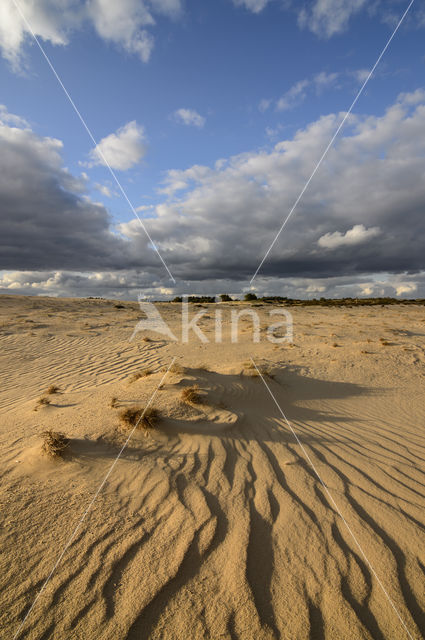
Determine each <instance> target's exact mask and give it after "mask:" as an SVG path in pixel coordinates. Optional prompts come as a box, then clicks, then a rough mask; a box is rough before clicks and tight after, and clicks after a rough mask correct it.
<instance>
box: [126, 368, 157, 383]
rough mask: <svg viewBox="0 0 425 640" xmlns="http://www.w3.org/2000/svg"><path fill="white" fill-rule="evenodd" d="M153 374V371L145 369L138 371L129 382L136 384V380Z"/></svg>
mask: <svg viewBox="0 0 425 640" xmlns="http://www.w3.org/2000/svg"><path fill="white" fill-rule="evenodd" d="M152 374H153V371H152V369H144V370H143V371H137V372H136V373H133V374H132V375H131V376H130V377H129V379H128V381H129V382H130V383H132V382H136V380H139V379H140V378H147V376H151V375H152Z"/></svg>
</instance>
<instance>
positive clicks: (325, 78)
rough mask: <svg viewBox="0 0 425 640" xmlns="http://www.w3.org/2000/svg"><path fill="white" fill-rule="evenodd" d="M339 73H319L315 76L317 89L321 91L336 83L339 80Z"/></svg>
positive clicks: (314, 82)
mask: <svg viewBox="0 0 425 640" xmlns="http://www.w3.org/2000/svg"><path fill="white" fill-rule="evenodd" d="M338 77H339V73H326V71H321V72H320V73H317V74H316V75H315V76H314V78H313V84H314V86H315V88H316V91H317V92H318V93H320V92H321V91H323V90H324V89H327V88H328V87H330V86H332V85H333V84H335V82H336V81H337V80H338Z"/></svg>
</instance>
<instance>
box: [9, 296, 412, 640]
mask: <svg viewBox="0 0 425 640" xmlns="http://www.w3.org/2000/svg"><path fill="white" fill-rule="evenodd" d="M115 304H116V303H114V302H112V301H96V300H91V301H90V300H60V299H58V300H55V299H47V298H28V297H13V296H2V297H0V342H1V351H0V372H1V394H0V411H1V421H0V444H1V460H2V464H1V490H0V497H1V503H2V516H3V517H2V528H1V530H0V536H1V540H0V543H1V549H2V557H1V566H0V569H1V570H0V589H1V599H0V611H1V617H0V628H1V631H0V636H1V637H2V638H13V636H14V634H15V633H16V632H17V631H18V629H19V627H20V624H21V622H22V620H23V619H24V616H25V614H26V612H27V611H28V609H29V607H30V606H31V604H32V602H33V601H34V598H35V597H36V595H37V593H38V592H39V590H40V588H41V586H42V585H43V583H44V581H45V580H46V578H47V577H48V575H49V573H50V572H51V570H52V568H53V566H54V565H55V563H56V561H57V559H58V557H59V555H60V553H61V551H62V549H63V547H64V545H65V544H66V543H67V541H68V540H69V537H70V536H71V534H72V532H73V531H74V530H75V527H76V526H77V525H78V523H79V521H80V519H81V517H82V516H83V514H84V513H85V511H86V510H87V507H88V506H89V505H90V503H91V501H92V499H93V496H94V495H95V494H96V491H97V489H98V487H99V485H100V483H101V482H102V480H103V478H104V477H105V475H106V473H107V471H108V469H109V468H110V466H111V464H112V463H113V461H114V459H115V458H116V456H117V454H118V452H119V449H120V447H121V446H122V444H123V443H124V441H125V438H126V436H127V433H126V432H123V430H122V428H120V427H119V418H118V414H119V411H120V410H121V409H122V408H123V407H127V406H129V405H132V404H139V405H141V406H144V405H145V404H146V402H147V401H148V399H149V398H150V396H151V394H152V393H153V392H154V391H155V389H156V388H157V387H158V385H159V383H160V381H161V378H162V376H163V375H164V368H165V369H166V368H167V367H168V366H169V364H170V363H171V361H172V359H173V357H176V362H177V363H179V364H180V365H181V366H182V367H183V368H179V367H173V370H172V371H170V373H169V374H168V375H167V377H166V378H165V381H164V384H163V386H162V388H161V389H159V390H158V391H157V395H156V397H155V399H154V402H153V404H154V405H155V407H156V408H157V409H158V410H159V411H160V413H161V419H160V422H159V424H158V428H157V429H156V430H154V431H152V432H151V433H150V434H149V435H148V436H147V437H146V436H145V435H144V434H143V433H141V432H139V431H138V430H137V431H136V432H135V434H134V437H133V438H132V439H131V441H130V443H129V445H128V447H127V448H126V449H125V451H124V453H123V455H122V457H121V459H120V460H119V462H118V463H117V464H116V466H115V467H114V469H113V471H112V473H111V475H110V476H109V478H108V480H107V483H106V485H105V486H104V488H103V490H102V491H101V492H100V494H99V496H98V497H97V499H96V501H95V503H94V505H93V508H92V509H91V510H90V511H89V513H88V515H87V517H86V519H85V520H84V521H83V523H82V524H81V526H80V527H79V529H78V530H77V532H76V535H75V538H74V539H73V541H72V543H71V545H70V546H69V548H68V549H67V551H66V553H65V555H64V556H63V558H62V559H61V561H60V563H59V564H58V566H57V568H56V570H55V572H54V573H53V575H52V577H51V580H50V581H49V582H48V584H47V586H46V588H45V590H44V591H43V593H42V594H41V596H40V597H39V599H38V601H37V602H36V604H35V606H34V608H33V610H32V611H31V613H30V615H29V616H28V618H27V619H26V621H25V624H24V626H23V627H22V628H21V631H20V634H19V636H18V637H22V638H24V637H25V638H31V639H47V638H57V639H59V638H60V639H63V638H67V639H68V638H73V639H74V638H78V639H85V640H86V639H91V638H94V639H101V640H107V639H108V640H109V639H110V638H119V639H127V640H130V639H134V640H135V639H138V640H139V639H148V638H149V639H155V640H156V639H167V640H173V639H176V640H177V639H179V640H180V639H181V640H187V639H189V638H190V639H191V638H194V639H200V638H205V639H207V638H208V639H212V640H218V639H219V638H229V639H231V640H233V639H236V638H238V639H241V640H242V639H243V640H245V639H247V640H251V639H252V640H254V639H258V638H259V639H263V638H264V639H274V638H283V639H285V640H286V639H290V640H292V639H294V640H298V639H301V640H302V639H304V638H305V639H307V638H309V639H317V640H319V639H322V638H326V639H329V640H331V639H332V640H334V639H340V638H344V639H351V638H353V639H354V638H373V639H378V640H379V639H384V638H385V639H399V638H409V637H410V638H415V640H416V639H418V638H421V637H422V634H424V632H425V613H424V607H425V588H424V584H425V534H424V525H425V511H424V506H425V498H424V487H425V430H424V425H425V405H424V399H423V383H424V373H425V367H424V363H425V322H424V321H425V313H424V311H425V310H424V307H420V306H404V305H403V306H388V307H384V308H381V307H379V308H340V309H328V308H315V307H297V308H293V309H291V311H292V313H293V317H294V344H293V345H288V344H285V345H281V346H277V345H274V344H271V343H269V342H267V341H266V340H265V339H264V331H263V332H262V340H261V342H260V343H259V344H253V343H252V333H251V329H250V322H249V321H245V322H244V323H243V322H242V323H241V324H242V326H244V327H245V329H244V332H243V333H242V334H241V340H240V342H239V343H238V344H230V343H229V334H228V332H229V326H228V325H226V330H225V333H224V341H223V343H222V344H221V345H216V344H214V343H208V344H202V343H200V342H199V341H197V340H193V341H191V343H190V344H189V345H181V344H180V345H179V344H175V343H173V342H171V341H168V340H164V339H162V338H161V337H160V336H158V335H156V334H154V333H152V334H149V336H150V338H151V340H150V341H143V340H142V337H143V335H145V334H142V333H140V334H138V335H137V336H136V338H135V340H134V341H133V342H129V338H130V337H131V334H132V332H133V329H134V326H135V324H136V323H137V321H138V319H139V318H140V311H139V310H138V306H137V304H135V303H132V304H131V303H124V308H123V309H121V308H116V306H115ZM222 308H223V309H224V313H225V314H227V313H228V312H229V310H230V308H231V305H230V306H228V305H225V306H224V305H223V307H222ZM257 309H258V311H259V312H260V314H261V323H262V327H263V329H264V328H265V327H266V326H267V312H268V310H269V307H267V306H262V307H258V308H257ZM160 310H161V313H162V314H163V316H164V317H165V318H167V319H168V321H169V323H170V325H171V327H172V328H173V329H174V330H175V331H176V332H177V331H178V325H179V316H178V312H179V310H180V307H179V306H178V305H172V304H165V303H164V304H162V305H160ZM193 310H194V311H200V310H201V308H200V307H193ZM208 315H209V318H205V319H203V320H202V321H201V322H200V326H201V327H202V328H203V329H204V330H205V332H206V335H207V336H208V337H209V338H212V337H213V335H214V307H211V306H210V307H209V308H208ZM225 317H227V315H225ZM251 356H252V357H253V358H254V360H255V362H256V363H257V364H258V365H259V366H262V367H263V369H262V370H264V371H267V372H268V373H267V375H266V376H265V381H266V383H267V385H268V386H269V389H270V392H271V393H272V394H273V395H274V397H275V399H276V401H277V403H278V404H279V405H280V407H281V408H282V410H283V412H284V414H285V415H286V417H287V419H288V421H289V422H290V425H291V426H292V428H293V430H294V432H295V434H296V435H297V436H298V438H299V441H297V439H296V438H295V436H294V433H293V432H292V430H291V428H290V426H289V425H288V423H287V422H286V421H285V419H284V418H283V416H282V414H281V413H280V411H279V409H278V407H277V405H276V404H275V402H274V401H273V398H272V397H271V394H270V392H269V390H268V389H267V388H266V386H265V384H264V383H263V381H262V379H261V378H260V377H259V376H255V375H253V373H254V371H253V369H252V368H250V366H249V363H250V357H251ZM146 369H149V370H150V371H151V372H152V373H151V375H148V376H145V377H141V378H139V379H138V380H136V381H134V382H130V380H129V377H130V376H131V375H132V374H134V373H135V372H137V371H139V370H146ZM50 384H56V385H57V386H58V387H60V392H59V393H57V394H54V395H50V396H48V397H49V398H50V404H49V405H47V406H41V407H39V408H38V409H37V410H36V411H34V408H35V407H36V406H37V399H38V398H40V396H42V395H43V394H44V392H45V390H46V389H47V387H48V386H49V385H50ZM194 384H197V385H198V387H199V393H200V395H201V401H200V403H198V404H187V403H186V404H185V403H182V402H181V392H182V389H183V388H185V387H187V386H191V385H194ZM111 398H117V405H118V406H117V407H116V408H111V406H110V403H111ZM45 429H54V430H58V431H62V432H64V433H65V434H66V435H67V436H68V437H70V438H71V444H70V448H69V452H68V454H67V456H66V457H65V459H64V460H62V461H61V460H60V461H53V460H50V459H49V458H47V457H45V456H43V455H42V453H41V449H40V445H41V439H40V434H41V432H42V431H44V430H45ZM318 476H320V478H321V480H322V482H323V484H322V482H321V481H320V480H319V477H318Z"/></svg>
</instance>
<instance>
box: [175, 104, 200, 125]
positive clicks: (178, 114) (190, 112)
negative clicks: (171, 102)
mask: <svg viewBox="0 0 425 640" xmlns="http://www.w3.org/2000/svg"><path fill="white" fill-rule="evenodd" d="M173 117H174V119H175V120H176V121H177V122H179V123H180V124H185V125H188V126H192V127H198V128H199V129H201V128H202V127H203V126H204V124H205V118H204V116H201V115H200V114H199V113H198V112H197V111H195V109H177V111H175V112H174V114H173Z"/></svg>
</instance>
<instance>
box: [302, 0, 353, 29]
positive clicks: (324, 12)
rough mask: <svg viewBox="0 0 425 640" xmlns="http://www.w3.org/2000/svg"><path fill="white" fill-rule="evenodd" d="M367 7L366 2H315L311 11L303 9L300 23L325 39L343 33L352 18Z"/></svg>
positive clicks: (350, 0)
mask: <svg viewBox="0 0 425 640" xmlns="http://www.w3.org/2000/svg"><path fill="white" fill-rule="evenodd" d="M365 6H366V0H315V2H314V3H313V6H312V8H311V9H301V11H300V12H299V14H298V22H299V25H300V26H301V27H306V28H308V29H310V31H312V32H313V33H315V34H316V35H318V36H320V37H323V38H330V37H331V36H333V35H335V34H337V33H342V32H343V31H345V30H346V29H347V27H348V23H349V20H350V18H351V17H352V16H353V15H354V14H356V13H357V12H359V11H360V10H361V9H363V7H365Z"/></svg>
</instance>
